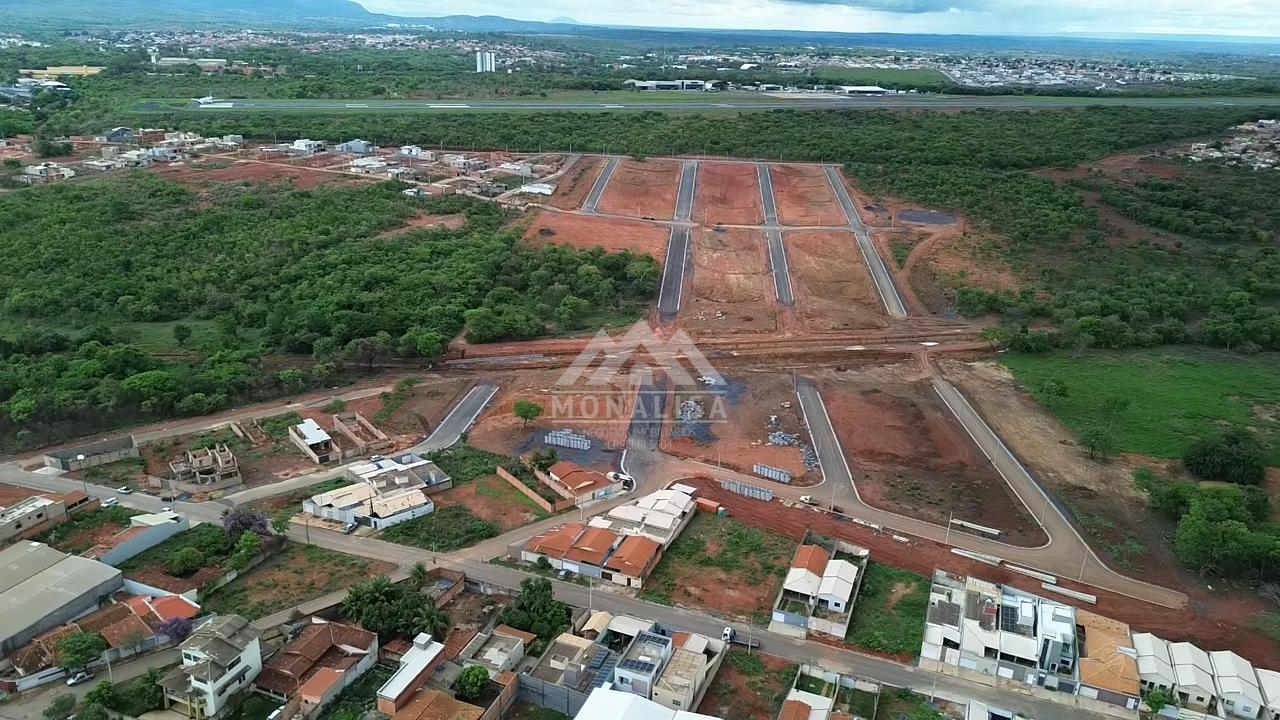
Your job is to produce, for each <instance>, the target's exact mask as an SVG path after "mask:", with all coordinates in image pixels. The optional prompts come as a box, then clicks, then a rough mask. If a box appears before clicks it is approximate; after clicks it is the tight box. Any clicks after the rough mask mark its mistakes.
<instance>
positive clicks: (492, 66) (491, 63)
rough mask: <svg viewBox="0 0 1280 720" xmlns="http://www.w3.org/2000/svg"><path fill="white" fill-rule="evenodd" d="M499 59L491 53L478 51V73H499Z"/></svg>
mask: <svg viewBox="0 0 1280 720" xmlns="http://www.w3.org/2000/svg"><path fill="white" fill-rule="evenodd" d="M497 71H498V58H497V56H496V55H494V54H493V53H491V52H485V51H483V50H477V51H476V72H478V73H483V72H497Z"/></svg>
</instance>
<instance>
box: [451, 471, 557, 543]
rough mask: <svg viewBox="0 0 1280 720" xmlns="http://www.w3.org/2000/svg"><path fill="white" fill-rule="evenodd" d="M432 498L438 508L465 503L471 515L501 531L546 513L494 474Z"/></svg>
mask: <svg viewBox="0 0 1280 720" xmlns="http://www.w3.org/2000/svg"><path fill="white" fill-rule="evenodd" d="M431 499H432V501H434V502H435V503H436V505H437V506H439V507H448V506H450V505H465V506H466V507H467V509H468V510H470V511H471V514H472V515H475V516H476V517H478V518H480V519H481V520H488V521H490V522H492V523H495V524H497V525H498V526H499V527H500V528H502V532H506V531H508V530H514V529H515V528H518V527H522V526H524V525H528V524H529V523H531V522H533V521H534V520H538V519H539V518H542V517H544V516H545V513H543V512H542V511H541V509H540V508H538V507H537V506H535V505H534V504H533V502H532V501H530V500H529V499H528V498H526V497H525V496H524V495H522V494H520V491H519V490H516V489H515V488H513V487H511V485H510V484H509V483H508V482H507V481H505V480H503V479H502V478H500V477H498V476H497V475H490V476H488V477H483V478H480V479H479V480H476V481H475V482H469V483H466V484H464V485H459V486H458V487H455V488H451V489H449V490H445V491H444V492H442V493H437V494H435V495H432V496H431Z"/></svg>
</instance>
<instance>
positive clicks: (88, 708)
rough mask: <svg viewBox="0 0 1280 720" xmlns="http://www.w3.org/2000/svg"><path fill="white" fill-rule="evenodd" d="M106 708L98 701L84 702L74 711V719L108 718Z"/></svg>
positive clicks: (98, 719) (96, 719)
mask: <svg viewBox="0 0 1280 720" xmlns="http://www.w3.org/2000/svg"><path fill="white" fill-rule="evenodd" d="M109 717H110V716H109V715H108V714H107V709H106V708H105V707H103V706H102V705H101V704H99V703H94V702H91V703H85V704H84V706H83V707H81V708H80V712H78V713H76V717H75V720H108V719H109Z"/></svg>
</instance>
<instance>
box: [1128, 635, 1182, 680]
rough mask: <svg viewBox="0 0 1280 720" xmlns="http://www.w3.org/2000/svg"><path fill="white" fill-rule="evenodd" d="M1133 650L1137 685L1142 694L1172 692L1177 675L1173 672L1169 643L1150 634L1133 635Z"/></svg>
mask: <svg viewBox="0 0 1280 720" xmlns="http://www.w3.org/2000/svg"><path fill="white" fill-rule="evenodd" d="M1133 648H1134V653H1135V657H1136V659H1137V662H1138V685H1139V687H1140V688H1141V690H1142V692H1144V693H1146V692H1150V691H1152V690H1168V691H1173V689H1174V688H1175V687H1177V685H1178V675H1177V673H1175V672H1174V670H1173V658H1172V657H1171V656H1170V655H1169V643H1168V642H1166V641H1165V640H1163V639H1161V638H1158V637H1156V636H1155V635H1152V634H1151V633H1134V634H1133Z"/></svg>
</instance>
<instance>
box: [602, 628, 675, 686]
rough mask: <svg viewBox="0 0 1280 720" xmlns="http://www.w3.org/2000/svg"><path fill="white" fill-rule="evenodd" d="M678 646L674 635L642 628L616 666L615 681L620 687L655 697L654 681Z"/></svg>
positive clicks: (655, 681) (614, 670) (614, 671)
mask: <svg viewBox="0 0 1280 720" xmlns="http://www.w3.org/2000/svg"><path fill="white" fill-rule="evenodd" d="M674 650H675V645H674V643H673V642H672V640H671V638H669V637H665V636H663V635H658V634H656V633H653V632H642V633H640V634H639V635H637V636H636V637H635V639H634V640H632V641H631V644H630V645H628V646H627V650H626V652H625V653H623V655H622V659H621V660H619V661H618V666H617V667H616V668H614V669H613V684H614V686H615V687H617V688H618V689H620V690H625V691H626V692H630V693H635V694H636V695H639V696H641V697H643V698H645V699H650V700H651V699H653V689H654V685H656V684H657V681H658V676H659V675H661V674H662V671H663V669H664V668H666V666H667V661H669V660H670V659H671V655H672V653H673V652H674Z"/></svg>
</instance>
